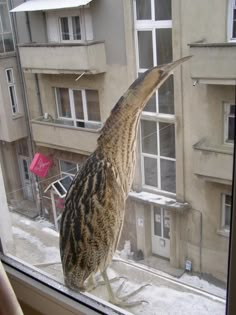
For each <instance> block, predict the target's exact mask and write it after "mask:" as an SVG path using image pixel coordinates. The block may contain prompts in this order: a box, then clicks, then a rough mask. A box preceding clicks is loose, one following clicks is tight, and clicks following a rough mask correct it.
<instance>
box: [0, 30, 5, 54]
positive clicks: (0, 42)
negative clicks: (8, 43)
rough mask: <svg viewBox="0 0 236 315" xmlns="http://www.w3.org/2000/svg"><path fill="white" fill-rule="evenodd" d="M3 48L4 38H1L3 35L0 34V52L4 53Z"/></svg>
mask: <svg viewBox="0 0 236 315" xmlns="http://www.w3.org/2000/svg"><path fill="white" fill-rule="evenodd" d="M4 52H5V48H4V40H3V35H1V34H0V53H4Z"/></svg>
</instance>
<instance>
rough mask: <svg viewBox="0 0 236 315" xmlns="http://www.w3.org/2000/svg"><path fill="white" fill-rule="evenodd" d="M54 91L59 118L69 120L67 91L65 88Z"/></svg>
mask: <svg viewBox="0 0 236 315" xmlns="http://www.w3.org/2000/svg"><path fill="white" fill-rule="evenodd" d="M56 91H57V102H58V110H59V116H60V117H67V118H71V109H70V99H69V90H68V89H66V88H57V90H56Z"/></svg>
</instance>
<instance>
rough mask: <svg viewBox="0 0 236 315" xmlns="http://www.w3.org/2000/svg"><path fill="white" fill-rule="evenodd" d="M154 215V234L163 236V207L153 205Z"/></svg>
mask: <svg viewBox="0 0 236 315" xmlns="http://www.w3.org/2000/svg"><path fill="white" fill-rule="evenodd" d="M153 216H154V218H153V219H154V220H153V222H154V234H155V235H156V236H160V237H162V233H161V225H162V217H161V209H160V208H158V207H153Z"/></svg>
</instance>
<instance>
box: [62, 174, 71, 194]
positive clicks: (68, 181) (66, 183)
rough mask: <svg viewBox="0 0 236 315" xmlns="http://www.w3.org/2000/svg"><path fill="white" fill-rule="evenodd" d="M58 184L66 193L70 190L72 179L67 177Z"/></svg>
mask: <svg viewBox="0 0 236 315" xmlns="http://www.w3.org/2000/svg"><path fill="white" fill-rule="evenodd" d="M60 183H61V184H62V186H63V187H64V188H65V189H66V191H67V190H68V189H69V188H70V185H71V183H72V179H71V178H70V177H69V176H66V177H64V178H63V179H61V180H60Z"/></svg>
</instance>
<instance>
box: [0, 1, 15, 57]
mask: <svg viewBox="0 0 236 315" xmlns="http://www.w3.org/2000/svg"><path fill="white" fill-rule="evenodd" d="M0 4H3V5H6V6H7V13H8V19H9V25H10V28H11V31H9V32H4V31H3V25H2V19H1V16H0V26H1V28H2V32H0V37H1V39H2V44H3V50H4V51H3V52H0V54H7V53H11V52H14V51H15V41H14V36H13V32H12V21H11V18H10V15H9V6H8V1H0ZM9 34H10V35H11V37H12V45H13V49H12V50H6V45H5V38H4V37H5V35H9Z"/></svg>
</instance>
